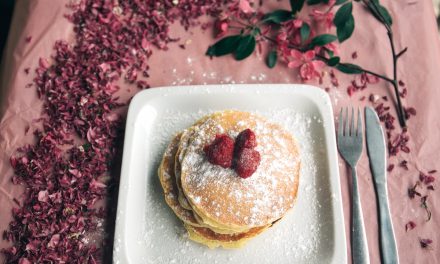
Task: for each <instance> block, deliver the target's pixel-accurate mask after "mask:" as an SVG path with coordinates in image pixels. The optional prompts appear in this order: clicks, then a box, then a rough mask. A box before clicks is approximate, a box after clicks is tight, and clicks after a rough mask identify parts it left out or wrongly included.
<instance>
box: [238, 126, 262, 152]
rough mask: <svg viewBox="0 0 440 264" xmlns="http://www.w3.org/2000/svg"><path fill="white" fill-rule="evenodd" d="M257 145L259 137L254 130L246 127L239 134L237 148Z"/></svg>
mask: <svg viewBox="0 0 440 264" xmlns="http://www.w3.org/2000/svg"><path fill="white" fill-rule="evenodd" d="M256 146H257V139H256V137H255V133H254V131H252V130H250V129H249V128H248V129H245V130H243V131H241V132H240V134H238V136H237V139H236V140H235V148H236V150H237V151H240V150H241V149H242V148H255V147H256Z"/></svg>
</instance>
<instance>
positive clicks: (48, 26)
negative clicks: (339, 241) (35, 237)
mask: <svg viewBox="0 0 440 264" xmlns="http://www.w3.org/2000/svg"><path fill="white" fill-rule="evenodd" d="M67 2H68V1H52V0H32V1H31V0H19V1H17V3H16V8H15V14H14V18H13V21H12V26H11V30H10V35H9V39H8V43H7V47H6V50H5V53H4V55H3V61H2V69H1V70H2V71H1V76H0V77H1V79H0V85H1V86H0V95H1V97H0V100H1V101H0V116H1V121H0V149H1V151H0V230H1V231H3V230H5V229H6V228H7V226H8V223H9V222H10V221H11V219H12V214H11V208H12V207H14V206H17V205H16V204H15V202H14V201H13V199H14V198H16V199H17V200H20V196H21V195H22V191H23V188H22V186H16V185H13V184H12V182H11V176H12V175H13V170H12V168H11V166H10V163H9V157H10V156H11V155H12V154H13V153H14V152H15V150H16V148H18V147H20V146H23V145H25V144H28V143H33V141H34V138H33V136H32V133H31V131H32V128H33V123H32V120H34V119H36V118H38V117H39V116H40V113H41V106H42V102H41V101H40V100H38V98H37V94H36V90H35V88H33V87H31V88H25V86H26V84H28V83H30V82H32V79H33V77H34V70H35V68H36V66H37V65H38V60H39V58H40V57H44V58H49V57H50V55H51V54H52V52H53V45H54V43H55V41H56V40H59V39H65V40H68V41H73V40H74V33H73V31H72V25H71V24H70V23H69V22H68V21H67V20H66V19H65V18H64V17H63V15H64V14H65V13H67V12H69V11H68V10H67V9H66V8H65V4H66V3H67ZM382 2H383V5H385V6H387V7H388V9H389V10H390V12H391V14H392V16H393V20H394V23H393V30H394V34H395V36H394V37H395V43H396V49H397V50H401V49H403V48H404V47H408V52H407V53H406V54H405V55H404V56H403V57H402V59H401V60H400V61H399V67H398V75H399V79H401V80H403V81H404V82H405V83H406V86H407V87H408V96H407V97H406V98H404V99H403V103H404V105H405V106H408V107H409V106H412V107H415V108H416V109H417V115H416V116H412V117H411V118H410V119H409V120H408V132H409V135H410V138H411V140H410V143H409V145H408V146H409V147H410V149H411V152H410V153H409V154H404V153H401V154H399V155H398V156H397V157H393V158H391V160H390V162H391V163H393V164H395V165H396V168H394V170H393V171H392V172H391V173H389V174H388V184H389V185H388V190H389V200H390V206H391V212H392V218H393V223H394V228H395V234H396V238H397V244H398V250H399V258H400V262H401V263H438V262H440V253H439V252H440V237H439V236H438V230H439V227H440V220H439V219H440V210H439V209H438V208H439V206H440V198H439V197H440V196H439V195H438V192H439V191H438V190H435V191H432V192H430V195H429V198H428V205H429V206H430V208H431V209H432V220H431V221H430V222H426V221H425V219H426V213H425V211H424V210H423V209H422V208H421V207H420V202H419V199H417V198H416V199H414V200H410V199H409V198H408V195H407V189H408V187H410V186H412V185H414V183H415V182H416V181H417V179H418V170H422V171H425V172H426V171H429V170H432V169H437V170H439V171H440V167H436V166H439V165H438V161H439V160H440V151H438V150H439V149H440V140H439V136H438V133H439V131H440V118H439V117H438V111H439V102H440V74H439V70H440V45H439V36H438V33H437V26H436V21H435V18H434V12H433V8H432V5H431V2H430V1H415V0H402V1H391V0H384V1H382ZM266 5H267V8H268V9H269V10H270V9H271V8H272V9H274V8H275V7H276V6H277V5H278V3H277V2H276V1H273V3H267V4H266ZM354 16H355V18H356V29H355V32H354V35H353V37H352V38H351V39H350V40H348V41H346V42H344V43H343V44H342V45H341V47H340V56H341V58H342V61H350V62H354V63H356V64H359V65H361V66H362V67H364V68H366V69H371V70H374V71H375V72H379V73H387V74H388V75H391V74H392V57H391V53H390V47H389V43H388V39H387V36H386V31H385V29H384V28H383V27H382V26H381V25H379V24H378V23H377V22H376V20H375V19H374V18H373V17H372V16H370V15H366V14H365V11H364V10H362V9H361V8H359V6H358V5H355V8H354ZM172 32H173V35H174V36H178V37H180V38H181V40H180V41H179V43H180V44H185V49H182V48H179V47H178V45H177V44H171V45H170V50H169V51H155V52H154V54H153V56H152V57H151V59H150V66H151V70H150V75H151V77H150V78H149V80H148V81H149V83H150V84H151V86H152V87H159V86H169V85H185V84H218V83H298V82H300V78H299V73H298V71H297V70H296V69H291V68H288V67H287V65H285V64H279V65H277V66H276V67H275V68H274V69H269V68H267V67H266V65H265V61H264V60H265V58H264V54H266V50H265V49H264V47H263V50H262V53H261V54H255V53H254V54H253V55H252V56H251V57H250V58H249V59H246V60H244V61H241V62H237V61H234V60H233V58H232V57H231V56H225V57H221V58H215V59H210V58H209V57H207V56H205V55H204V53H205V51H206V49H207V47H208V46H209V45H210V44H212V43H213V42H214V39H213V34H212V32H211V31H210V30H207V31H203V30H201V29H200V28H192V29H190V31H189V32H185V31H184V30H183V29H182V28H181V27H180V26H177V25H176V26H175V27H173V29H172ZM29 36H31V37H32V38H31V41H30V42H29V43H27V42H26V38H27V37H29ZM353 52H357V54H358V58H357V59H355V60H353V59H352V58H351V54H352V53H353ZM165 62H166V63H165ZM28 67H29V68H30V73H29V74H25V69H26V68H28ZM327 71H328V70H327ZM337 76H338V78H339V83H340V85H339V88H330V87H332V86H331V84H330V78H329V77H328V74H326V76H324V79H323V83H322V84H318V83H313V82H312V83H310V84H315V85H317V86H320V87H322V88H327V87H328V88H330V91H329V95H330V97H331V100H332V102H333V108H334V113H335V117H336V116H337V113H339V109H340V108H341V107H343V106H351V105H353V106H355V107H358V106H359V107H361V106H364V105H369V104H370V102H369V101H368V96H369V95H370V94H376V95H380V96H383V95H386V96H388V97H389V98H394V92H393V91H392V87H391V86H389V85H387V84H386V83H385V82H383V81H380V82H379V83H377V84H374V85H369V86H368V88H366V89H365V90H363V91H360V92H356V93H355V94H354V95H353V96H352V97H349V96H348V95H347V86H348V85H349V84H350V82H351V80H353V76H348V75H343V74H341V73H337ZM121 85H122V87H123V88H124V89H121V91H122V93H123V94H121V96H122V98H127V97H129V95H132V94H133V93H134V92H135V91H137V88H136V87H135V86H131V85H129V84H126V83H122V84H121ZM362 96H366V97H367V99H366V100H364V101H360V100H359V99H360V98H361V97H362ZM393 113H395V112H394V111H393ZM397 125H398V124H397V121H396V126H397ZM27 127H30V128H31V129H30V130H29V132H28V133H25V131H26V128H27ZM120 158H121V157H119V159H120ZM403 159H405V160H407V161H408V166H409V170H408V171H406V170H403V169H400V168H398V166H397V164H398V162H400V161H401V160H403ZM339 169H340V180H341V188H342V198H343V208H344V216H345V230H346V237H347V247H348V248H347V253H348V259H349V260H350V258H351V257H350V256H351V255H350V243H349V239H350V189H351V187H350V182H351V181H350V180H349V175H348V171H347V168H346V166H345V164H344V162H343V161H342V159H339ZM435 176H436V177H437V178H439V176H438V175H435ZM323 177H325V175H323ZM358 177H359V185H360V186H359V187H360V190H361V201H362V207H363V212H364V218H365V224H366V230H367V239H368V246H369V250H370V258H371V262H372V263H379V262H380V253H379V240H378V237H379V236H378V224H377V213H376V201H375V193H374V186H373V182H372V178H371V173H370V169H369V163H368V157H367V155H366V151H365V150H364V155H362V157H361V160H360V162H359V164H358ZM438 180H439V179H437V180H436V182H435V183H434V186H435V187H436V188H437V182H438ZM423 193H428V191H427V190H426V188H424V189H423ZM299 195H300V194H299ZM410 220H411V221H414V222H415V223H416V224H417V226H416V228H415V229H413V230H411V231H408V232H405V224H406V223H407V222H408V221H410ZM419 238H431V239H433V244H432V246H431V250H423V249H421V248H420V244H419ZM8 245H9V244H8V243H7V242H6V241H3V240H2V241H0V248H3V247H6V246H8ZM2 257H3V256H0V262H1V261H2Z"/></svg>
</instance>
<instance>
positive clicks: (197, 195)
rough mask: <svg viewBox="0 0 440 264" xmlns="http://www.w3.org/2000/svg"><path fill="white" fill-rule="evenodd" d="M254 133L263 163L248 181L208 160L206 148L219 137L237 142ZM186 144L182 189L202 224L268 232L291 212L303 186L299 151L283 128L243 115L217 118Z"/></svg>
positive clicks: (226, 114)
mask: <svg viewBox="0 0 440 264" xmlns="http://www.w3.org/2000/svg"><path fill="white" fill-rule="evenodd" d="M247 128H250V129H251V130H253V131H254V132H255V134H256V138H257V142H258V146H257V148H256V149H257V150H258V151H259V152H260V154H261V157H262V159H261V163H260V165H259V167H258V169H257V171H256V172H255V173H254V175H252V176H251V177H250V178H248V179H242V178H240V177H238V176H237V174H236V173H235V172H234V170H232V169H224V168H221V167H219V166H216V165H213V164H211V163H209V162H208V161H207V160H206V157H205V154H204V152H203V147H204V146H205V145H208V144H209V143H210V142H211V141H212V140H213V139H214V138H215V135H217V134H221V133H225V132H227V133H228V134H229V135H230V136H231V137H233V138H235V137H236V136H237V135H238V133H239V132H241V131H242V130H244V129H247ZM193 131H194V133H193V134H194V137H193V138H191V140H188V142H187V143H182V141H181V142H180V146H179V148H180V151H181V153H180V155H179V159H180V164H181V175H180V180H181V184H182V186H181V188H182V190H183V192H184V195H185V197H186V199H187V200H188V202H189V203H190V205H191V207H192V209H193V211H194V212H195V213H196V214H197V215H198V216H200V217H201V218H202V219H203V222H204V223H206V224H208V225H210V226H215V227H218V228H223V229H230V230H233V231H237V232H240V231H244V230H249V229H250V228H253V227H261V226H266V225H269V224H271V223H272V222H274V221H275V220H277V219H279V218H281V217H282V216H283V215H284V214H285V213H286V212H287V211H288V210H289V209H290V208H292V207H293V205H294V202H295V199H296V194H297V189H298V183H299V169H300V160H299V149H298V146H297V143H296V141H295V140H294V138H293V137H292V136H291V135H290V134H289V133H288V132H287V131H285V130H284V129H283V128H282V127H281V126H279V125H277V124H274V123H270V122H268V121H267V120H266V119H264V118H262V117H260V116H257V115H254V114H251V113H248V112H239V111H224V112H217V113H214V114H212V115H210V116H209V118H207V119H206V121H205V122H204V123H203V124H202V125H199V126H197V127H196V128H195V129H194V130H193Z"/></svg>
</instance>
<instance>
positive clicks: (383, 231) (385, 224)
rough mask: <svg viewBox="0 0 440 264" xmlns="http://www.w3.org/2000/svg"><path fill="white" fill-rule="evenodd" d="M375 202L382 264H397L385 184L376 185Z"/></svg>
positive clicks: (394, 239)
mask: <svg viewBox="0 0 440 264" xmlns="http://www.w3.org/2000/svg"><path fill="white" fill-rule="evenodd" d="M376 192H377V201H378V203H379V224H380V225H379V227H380V248H381V256H382V263H384V264H397V263H399V257H398V256H399V255H398V254H397V246H396V238H395V237H394V230H393V222H392V221H391V214H390V208H389V206H388V198H387V197H388V195H387V186H386V184H376Z"/></svg>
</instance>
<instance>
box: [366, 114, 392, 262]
mask: <svg viewBox="0 0 440 264" xmlns="http://www.w3.org/2000/svg"><path fill="white" fill-rule="evenodd" d="M365 131H366V138H367V150H368V157H369V158H370V168H371V173H372V174H373V180H374V186H375V189H376V196H377V202H378V208H379V230H380V248H381V258H382V263H385V264H396V263H399V255H398V253H397V246H396V238H395V237H394V231H393V222H392V221H391V214H390V208H389V206H388V190H387V178H386V175H387V173H386V149H385V138H384V135H383V131H382V128H381V126H380V121H379V117H378V116H377V114H376V111H374V109H373V108H371V107H366V108H365Z"/></svg>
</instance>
